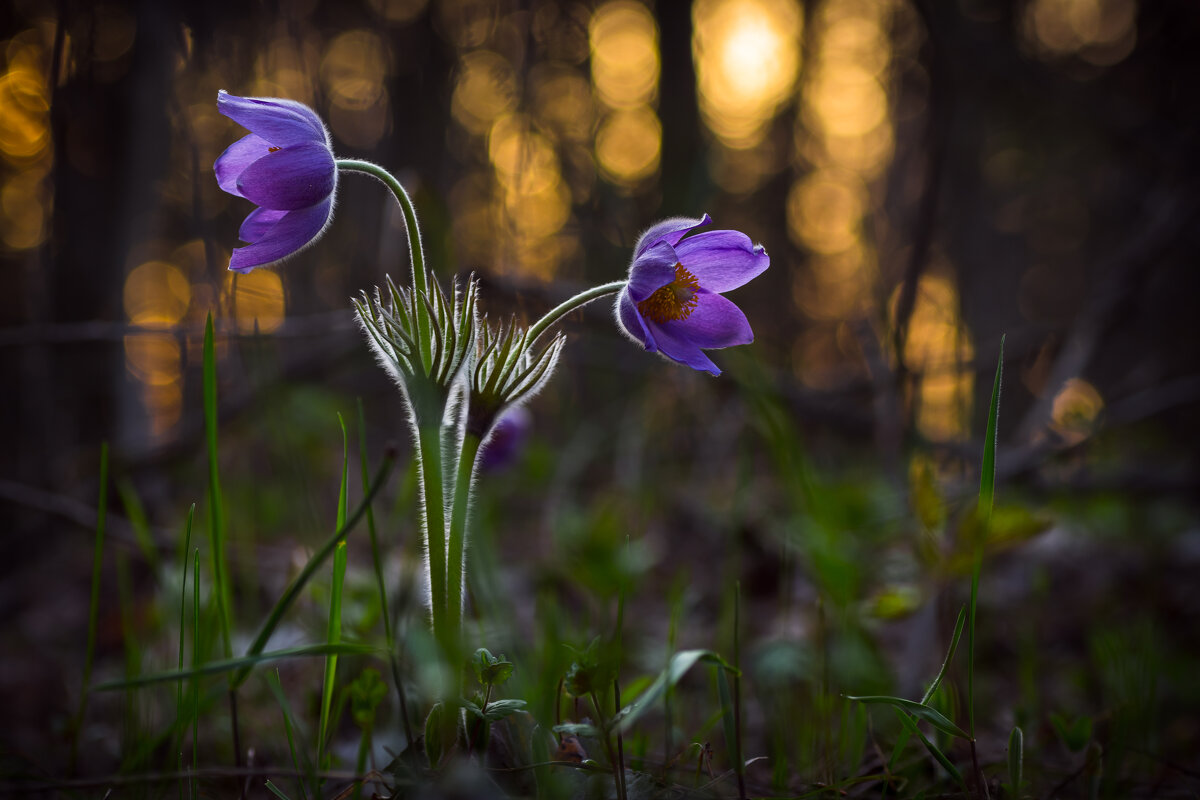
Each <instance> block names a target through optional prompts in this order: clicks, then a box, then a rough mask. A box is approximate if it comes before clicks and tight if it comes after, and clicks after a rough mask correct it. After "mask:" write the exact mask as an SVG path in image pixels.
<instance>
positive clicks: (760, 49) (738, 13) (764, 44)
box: [692, 0, 803, 148]
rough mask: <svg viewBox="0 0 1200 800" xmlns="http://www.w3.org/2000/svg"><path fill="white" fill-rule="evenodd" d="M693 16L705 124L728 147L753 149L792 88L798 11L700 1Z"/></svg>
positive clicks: (769, 4)
mask: <svg viewBox="0 0 1200 800" xmlns="http://www.w3.org/2000/svg"><path fill="white" fill-rule="evenodd" d="M692 17H693V20H694V25H695V34H694V36H693V39H692V52H693V58H694V59H695V62H696V81H697V88H698V90H699V101H700V110H701V112H702V113H703V115H704V120H705V122H706V123H707V124H708V126H709V128H711V129H712V131H713V132H714V133H715V134H717V136H718V137H720V139H721V141H722V142H723V143H725V144H726V145H728V146H729V147H736V148H745V147H753V146H754V145H756V144H758V142H759V141H761V139H762V135H763V129H764V126H765V125H766V123H767V122H769V121H770V120H771V119H772V118H773V117H774V116H775V114H776V112H777V111H778V109H779V107H780V105H781V104H783V103H784V102H786V101H787V99H788V98H789V96H790V95H791V92H792V87H793V85H794V84H795V81H796V76H797V74H798V72H799V69H800V32H801V27H802V19H803V18H802V16H801V12H800V8H799V6H798V5H797V4H796V3H795V2H791V0H699V2H697V3H696V4H695V6H694V7H693V10H692Z"/></svg>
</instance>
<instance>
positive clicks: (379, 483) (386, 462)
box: [233, 454, 395, 688]
mask: <svg viewBox="0 0 1200 800" xmlns="http://www.w3.org/2000/svg"><path fill="white" fill-rule="evenodd" d="M394 463H395V456H394V455H391V454H388V455H386V456H384V459H383V463H382V464H380V465H379V469H378V470H377V471H376V472H375V480H374V481H373V482H372V483H371V490H370V491H369V492H367V493H366V496H365V497H363V499H362V502H361V503H360V504H359V506H358V508H357V509H355V511H354V513H353V514H351V515H350V517H349V518H348V519H347V520H346V524H345V525H343V526H342V527H341V528H340V529H339V530H338V531H337V532H336V533H334V534H333V536H331V537H330V538H329V539H327V540H326V541H325V543H324V544H323V545H321V548H320V549H319V550H317V552H315V553H313V554H312V556H311V557H310V558H309V559H308V563H306V564H305V565H304V569H302V570H300V574H299V575H297V576H296V577H295V578H293V579H292V582H291V583H289V584H288V587H287V588H286V589H284V591H283V594H282V595H281V596H280V598H279V600H277V601H276V602H275V607H274V608H272V609H271V613H270V614H268V615H267V618H266V620H264V621H263V624H262V626H261V627H260V628H259V629H258V635H257V636H255V637H254V642H253V643H251V645H250V648H249V650H247V651H246V655H247V656H248V657H253V656H256V655H258V654H260V653H262V651H263V648H265V647H266V645H267V642H268V641H269V640H270V638H271V634H272V633H274V632H275V628H276V627H277V626H278V625H279V622H280V620H282V619H283V615H284V614H285V613H287V610H288V609H289V608H291V606H292V603H293V602H295V600H296V598H297V597H298V596H299V595H300V592H301V590H303V589H304V586H305V585H306V584H307V583H308V581H309V579H310V578H312V576H313V575H314V574H315V573H316V571H317V569H318V568H319V567H320V566H321V564H323V563H324V562H325V559H326V558H328V557H329V556H330V555H331V554H332V553H333V551H334V550H335V549H336V548H337V546H338V544H339V543H340V542H341V541H342V540H343V539H345V538H346V536H347V534H349V533H350V531H351V530H352V529H353V528H354V526H355V525H356V524H358V521H359V519H361V518H362V517H363V515H364V514H365V513H366V510H367V509H368V508H370V504H371V501H372V500H373V499H374V498H375V495H376V494H378V492H379V490H380V489H381V488H382V487H383V484H384V483H385V482H386V480H387V476H388V474H389V473H390V472H391V471H392V465H393V464H394ZM254 663H256V662H251V663H250V664H248V665H247V666H246V667H245V668H244V669H242V670H239V671H238V673H237V674H236V675H235V676H234V680H233V686H234V687H235V688H236V687H237V686H240V685H241V684H242V683H243V682H244V681H245V680H246V676H248V675H249V674H250V668H251V667H252V666H253V664H254Z"/></svg>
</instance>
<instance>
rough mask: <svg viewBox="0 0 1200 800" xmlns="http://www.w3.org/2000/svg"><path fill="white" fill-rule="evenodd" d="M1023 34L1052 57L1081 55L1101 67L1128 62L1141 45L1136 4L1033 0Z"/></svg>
mask: <svg viewBox="0 0 1200 800" xmlns="http://www.w3.org/2000/svg"><path fill="white" fill-rule="evenodd" d="M1023 33H1024V36H1025V39H1026V41H1027V42H1028V43H1029V44H1030V45H1032V47H1033V48H1034V50H1036V51H1037V52H1039V53H1041V54H1043V55H1045V56H1048V57H1062V56H1070V55H1078V56H1079V57H1080V58H1082V59H1083V60H1085V61H1089V62H1091V63H1093V64H1096V65H1098V66H1109V65H1111V64H1115V63H1117V62H1118V61H1121V60H1122V59H1124V58H1125V57H1126V56H1127V55H1129V53H1130V52H1132V50H1133V46H1134V44H1136V42H1137V2H1136V0H1033V2H1031V3H1030V4H1029V5H1027V6H1026V7H1025V15H1024V19H1023Z"/></svg>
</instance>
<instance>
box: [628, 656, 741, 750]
mask: <svg viewBox="0 0 1200 800" xmlns="http://www.w3.org/2000/svg"><path fill="white" fill-rule="evenodd" d="M701 661H703V662H706V663H709V664H712V665H714V666H716V667H717V668H718V669H724V670H729V671H731V672H732V671H736V670H735V668H734V667H733V665H731V664H729V663H728V662H727V661H725V659H723V658H721V656H720V655H718V654H717V653H715V652H713V651H712V650H684V651H682V652H680V653H676V654H675V655H674V656H672V657H671V660H670V662H668V664H667V668H666V669H664V670H663V671H662V672H661V673H660V674H659V676H658V678H656V679H655V681H654V683H652V684H650V687H649V688H648V689H646V691H644V692H642V694H641V695H640V696H638V698H637V699H636V700H634V701H633V702H632V703H630V704H629V705H627V706H625V707H624V708H622V709H621V710H620V712H618V713H617V714H615V715H614V716H613V718H612V720H611V721H610V722H611V725H612V727H613V728H614V729H615V730H617V731H620V732H621V733H624V732H626V731H628V730H629V729H630V728H631V727H633V723H634V722H636V721H637V720H638V718H639V717H641V716H642V714H644V713H646V711H647V710H648V709H649V708H650V707H651V706H653V705H654V704H655V703H657V702H658V700H659V698H661V697H662V696H663V694H664V693H665V692H666V691H667V689H669V688H670V687H672V686H674V685H675V684H676V683H678V682H679V679H680V678H682V677H683V676H684V675H685V674H687V672H688V670H690V669H691V668H692V667H694V666H695V665H696V664H697V663H699V662H701Z"/></svg>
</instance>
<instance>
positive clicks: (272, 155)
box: [213, 90, 337, 272]
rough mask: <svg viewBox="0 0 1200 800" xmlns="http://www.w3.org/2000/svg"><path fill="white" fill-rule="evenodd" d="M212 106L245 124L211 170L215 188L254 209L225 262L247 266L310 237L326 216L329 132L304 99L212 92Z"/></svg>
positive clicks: (332, 176)
mask: <svg viewBox="0 0 1200 800" xmlns="http://www.w3.org/2000/svg"><path fill="white" fill-rule="evenodd" d="M217 110H218V111H220V112H221V113H222V114H224V115H225V116H227V117H229V118H230V119H232V120H233V121H234V122H236V123H237V124H239V125H241V126H242V127H243V128H247V129H249V131H250V135H249V136H245V137H243V138H242V139H239V140H238V141H236V142H234V143H233V144H232V145H230V146H229V148H228V149H227V150H226V151H225V152H224V153H222V154H221V156H220V158H218V159H217V161H216V163H215V164H213V171H214V172H216V174H217V183H218V185H220V187H221V188H222V189H224V190H225V191H227V192H229V193H230V194H232V195H236V196H237V197H244V198H246V199H247V200H249V201H251V202H253V203H254V204H255V205H257V206H258V208H256V209H254V210H253V211H251V212H250V215H249V216H248V217H246V220H245V221H244V222H243V223H242V227H241V229H240V230H239V231H238V237H239V238H240V239H241V240H242V241H243V242H249V246H248V247H239V248H237V249H235V250H234V251H233V256H232V258H230V259H229V268H230V269H231V270H234V271H236V272H249V271H250V270H252V269H254V268H255V267H261V266H262V265H264V264H270V263H271V262H273V261H279V260H281V259H284V258H287V257H288V256H290V255H292V254H294V253H296V252H299V251H300V250H302V249H304V248H305V247H307V246H308V245H309V244H310V243H312V242H313V241H315V240H316V239H317V237H319V236H320V235H321V233H322V232H323V231H324V230H325V226H326V225H328V224H329V220H330V218H331V217H332V216H333V196H334V192H335V191H336V189H337V166H336V165H335V164H334V160H333V151H332V149H331V148H330V141H329V132H328V131H327V130H326V129H325V125H324V124H323V123H322V122H321V118H320V117H318V116H317V114H316V112H315V111H313V110H312V109H311V108H309V107H308V106H306V105H304V104H302V103H297V102H296V101H294V100H281V99H279V98H275V97H238V96H236V95H232V94H229V93H228V92H226V91H224V90H222V91H220V92H218V93H217Z"/></svg>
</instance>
